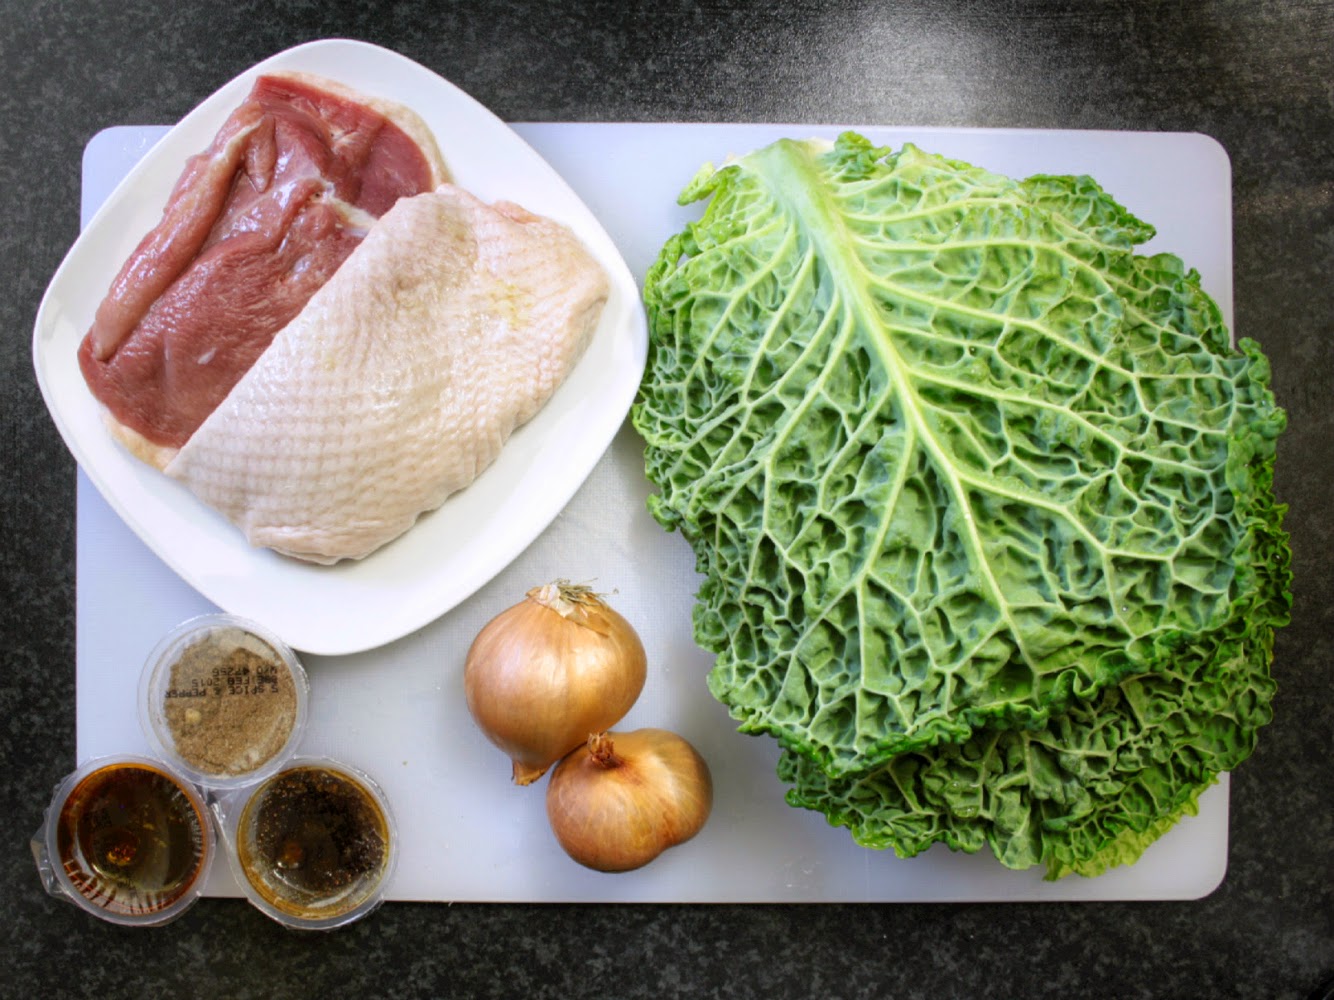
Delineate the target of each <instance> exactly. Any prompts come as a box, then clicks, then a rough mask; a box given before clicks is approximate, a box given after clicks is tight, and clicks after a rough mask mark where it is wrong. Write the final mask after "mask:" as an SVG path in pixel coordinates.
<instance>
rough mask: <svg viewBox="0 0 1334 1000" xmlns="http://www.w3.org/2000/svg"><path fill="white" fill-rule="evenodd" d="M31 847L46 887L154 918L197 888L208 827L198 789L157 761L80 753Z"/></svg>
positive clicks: (91, 908) (174, 911) (128, 919)
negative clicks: (88, 757)
mask: <svg viewBox="0 0 1334 1000" xmlns="http://www.w3.org/2000/svg"><path fill="white" fill-rule="evenodd" d="M32 848H33V855H34V857H35V858H36V861H37V867H38V871H39V873H40V874H41V875H42V879H43V882H44V884H45V885H46V889H47V891H48V892H50V893H51V894H52V895H53V896H58V897H61V898H66V899H69V900H71V901H73V902H74V903H76V904H78V905H79V906H81V907H82V908H83V909H85V910H87V911H88V912H90V913H93V914H95V915H96V916H99V917H101V918H103V919H105V920H109V921H111V922H113V923H119V924H129V925H140V926H149V925H156V924H163V923H166V922H167V921H169V920H173V919H175V918H176V917H178V916H180V915H181V914H182V913H183V912H185V910H186V909H188V908H189V907H190V906H191V905H192V904H193V903H194V902H195V900H196V899H198V898H199V894H200V892H201V891H202V889H203V884H204V877H205V875H206V874H207V872H208V866H209V864H210V863H211V861H212V858H213V833H212V828H211V827H210V825H209V822H208V814H207V813H206V811H205V806H204V801H203V799H202V798H201V797H200V794H199V792H198V791H197V790H196V789H195V788H194V786H193V785H191V784H190V783H189V782H188V781H186V780H185V779H184V778H183V777H181V776H180V775H178V774H177V773H176V772H174V771H173V770H171V769H170V768H168V767H166V766H165V765H163V764H162V763H161V762H159V761H154V760H150V759H148V758H143V757H128V756H127V757H105V758H99V759H96V760H92V761H89V762H88V763H86V764H84V765H83V766H82V767H80V768H79V769H78V770H76V771H75V772H74V773H73V774H71V775H69V776H68V777H67V778H66V779H65V780H64V781H63V782H62V783H61V784H60V785H59V786H57V788H56V793H55V796H54V797H53V798H52V800H51V805H50V807H49V808H48V809H47V813H46V820H45V823H44V824H43V828H42V829H41V830H40V831H39V832H38V833H37V835H36V836H34V837H33V841H32Z"/></svg>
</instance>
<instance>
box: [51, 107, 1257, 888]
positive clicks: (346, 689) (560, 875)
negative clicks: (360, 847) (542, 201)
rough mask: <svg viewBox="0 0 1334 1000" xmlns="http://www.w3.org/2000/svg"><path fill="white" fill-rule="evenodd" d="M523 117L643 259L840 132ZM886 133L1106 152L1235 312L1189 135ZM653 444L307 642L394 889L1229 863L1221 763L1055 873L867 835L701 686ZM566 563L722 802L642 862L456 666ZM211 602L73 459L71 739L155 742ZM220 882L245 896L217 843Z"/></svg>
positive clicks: (1148, 212) (1119, 880)
mask: <svg viewBox="0 0 1334 1000" xmlns="http://www.w3.org/2000/svg"><path fill="white" fill-rule="evenodd" d="M515 129H516V130H517V131H518V132H519V133H520V134H521V135H522V136H523V137H524V138H525V139H527V140H528V142H529V143H530V144H531V145H533V146H534V147H535V148H536V149H537V151H538V152H539V153H541V154H542V155H543V156H545V157H546V158H547V160H548V161H549V162H550V163H551V164H552V165H553V166H554V167H555V168H556V169H557V170H558V171H560V172H561V173H563V174H564V175H565V178H566V180H567V181H568V182H569V183H570V185H571V186H572V187H573V188H574V190H575V191H576V192H577V193H578V194H579V195H580V197H582V198H583V199H584V200H585V202H586V203H587V204H588V206H589V207H590V208H591V209H592V210H593V212H594V213H595V214H597V215H598V216H599V218H600V219H601V221H602V223H603V225H604V226H605V227H606V228H607V230H608V232H609V233H610V234H611V236H612V237H613V239H615V240H616V242H617V245H618V246H619V247H620V249H621V252H622V253H623V254H624V255H625V257H626V260H627V261H628V263H629V265H630V269H631V271H632V272H633V273H634V274H635V275H636V276H637V277H640V278H641V279H642V276H643V274H644V272H645V271H646V269H647V268H648V266H649V264H650V262H651V261H652V260H653V258H654V257H655V256H656V254H657V251H658V249H659V247H660V246H661V245H662V243H663V241H664V240H665V239H666V238H667V237H668V236H669V235H670V234H671V233H672V232H675V231H676V230H677V229H679V228H680V227H681V225H682V224H683V223H684V222H685V221H686V220H687V219H689V218H694V217H697V214H698V212H699V206H694V207H690V208H681V207H679V206H677V205H676V196H677V194H678V193H679V191H680V190H681V188H682V187H683V186H684V185H685V184H686V182H687V181H688V180H689V179H690V178H691V177H692V176H693V175H694V173H695V172H696V170H697V169H698V168H699V166H700V165H701V164H702V163H704V162H706V161H712V162H720V161H721V160H722V159H723V158H725V157H726V156H727V154H729V153H737V154H740V153H744V152H746V151H748V150H750V149H752V148H755V147H757V146H760V145H763V144H765V143H767V142H770V141H772V140H774V139H777V138H779V137H781V136H791V137H795V138H804V137H807V136H811V135H827V136H833V135H835V134H837V132H838V131H839V129H838V128H836V127H832V126H831V127H819V128H817V127H813V126H806V125H797V126H781V125H681V124H661V125H659V124H527V125H516V126H515ZM861 131H862V132H864V133H865V134H867V135H868V136H869V137H870V138H872V139H873V140H874V141H877V142H884V143H887V144H892V145H895V146H897V145H899V144H901V143H902V142H905V141H912V142H916V143H917V144H918V145H920V146H922V147H923V148H925V149H928V150H931V151H934V152H938V153H942V154H945V155H948V156H954V157H958V158H961V159H964V160H967V161H969V162H971V163H974V164H977V165H979V166H984V167H986V168H988V169H991V170H995V171H997V172H1000V173H1006V174H1010V175H1011V176H1016V177H1019V176H1026V175H1028V174H1032V173H1038V172H1045V173H1092V174H1094V175H1095V176H1096V177H1097V178H1098V180H1099V181H1101V182H1102V184H1103V186H1104V187H1105V188H1107V189H1108V190H1109V191H1110V192H1111V193H1112V194H1114V195H1115V196H1116V197H1117V198H1119V199H1120V200H1121V201H1122V202H1123V203H1124V204H1125V205H1126V206H1127V207H1128V208H1129V209H1130V210H1131V211H1133V212H1135V213H1137V214H1138V215H1140V217H1142V218H1144V219H1146V220H1148V221H1150V222H1152V223H1153V224H1154V225H1155V226H1156V227H1157V228H1158V233H1159V235H1158V237H1157V238H1156V239H1155V241H1154V242H1153V243H1152V244H1151V246H1150V249H1151V250H1154V251H1157V250H1164V251H1170V252H1173V253H1177V254H1179V255H1180V256H1182V257H1183V258H1185V259H1186V260H1187V261H1188V262H1189V263H1190V264H1191V265H1192V266H1194V267H1196V268H1197V269H1198V270H1199V271H1200V273H1201V275H1202V277H1203V281H1204V286H1205V288H1206V289H1207V290H1208V291H1209V292H1210V293H1211V294H1212V295H1213V296H1214V297H1215V298H1216V299H1217V300H1218V302H1219V304H1220V306H1221V308H1222V310H1223V313H1224V316H1225V317H1226V319H1227V320H1228V323H1229V325H1230V324H1231V320H1232V215H1231V170H1230V165H1229V163H1228V159H1227V156H1226V153H1225V152H1224V151H1223V150H1222V148H1221V147H1220V146H1219V145H1218V144H1217V143H1215V142H1214V141H1213V140H1211V139H1208V138H1206V137H1204V136H1200V135H1192V134H1163V133H1111V132H1057V131H1003V130H932V129H912V130H909V129H881V128H863V129H861ZM164 132H165V129H163V128H157V127H130V126H125V127H117V128H111V129H108V130H106V131H104V132H102V133H99V134H98V135H97V136H95V137H94V138H93V140H92V141H91V142H90V143H89V144H88V147H87V149H86V151H85V156H84V163H83V181H84V187H83V206H82V218H83V221H84V222H85V223H86V222H87V220H88V219H89V218H90V217H91V215H92V213H93V212H94V211H95V210H96V208H97V207H98V205H100V204H101V202H102V200H103V199H105V198H106V196H107V195H108V194H109V193H110V192H111V190H112V188H113V187H114V186H115V185H116V183H118V182H119V180H120V179H121V177H123V176H124V174H125V173H126V172H127V171H128V170H129V168H130V167H131V166H132V165H133V164H134V163H135V162H136V161H137V160H138V158H139V157H141V156H142V155H143V154H144V153H145V152H147V150H148V149H149V148H150V147H151V146H152V144H153V143H154V142H155V141H156V140H157V139H158V138H159V137H160V136H161V135H162V134H163V133H164ZM648 492H649V487H648V483H647V482H646V480H645V479H644V475H643V465H642V446H641V444H640V442H639V439H638V438H637V437H636V435H635V434H634V432H633V431H632V430H630V428H629V426H628V424H627V425H626V427H624V428H622V430H621V432H620V434H619V435H618V436H617V438H616V440H615V441H614V442H613V444H612V446H611V448H610V449H609V450H608V452H607V453H606V454H605V455H604V456H603V458H602V461H601V462H600V463H599V464H598V466H597V468H596V469H595V470H594V472H593V474H592V476H591V477H590V478H589V480H588V481H587V482H586V483H585V485H584V486H583V488H582V489H581V490H580V492H579V493H578V494H577V495H576V496H575V497H574V499H573V500H571V501H570V503H569V505H568V506H567V507H566V508H565V510H564V511H563V512H562V513H561V515H560V516H559V517H558V518H557V519H556V521H555V522H554V523H553V524H552V525H551V527H550V528H549V529H548V530H547V531H546V532H545V533H544V534H543V535H542V536H541V537H540V538H539V539H538V540H537V541H536V542H534V543H533V545H532V546H530V547H529V548H528V549H527V550H526V551H525V552H524V553H523V554H522V555H521V556H520V557H519V558H518V559H517V560H516V561H515V562H514V563H512V564H511V565H510V566H509V567H508V568H507V569H505V570H504V571H503V572H501V574H500V575H499V576H498V577H496V578H495V579H494V580H493V581H492V582H491V583H490V584H488V585H487V586H486V587H484V588H483V589H482V590H480V591H479V592H478V593H477V594H475V595H474V596H473V597H472V598H471V599H469V600H468V601H466V602H464V603H463V604H462V605H460V606H459V607H457V608H456V609H455V610H454V611H451V612H450V613H449V614H447V615H445V616H444V617H443V618H441V619H439V620H437V621H435V622H433V623H432V624H430V625H428V626H426V627H425V628H423V629H421V630H420V631H418V632H416V633H414V634H412V635H409V636H407V637H405V638H403V639H401V640H399V641H397V642H394V643H392V644H390V645H388V646H386V647H383V648H381V649H378V650H372V651H370V652H367V653H360V654H356V655H352V656H346V657H338V658H329V657H306V658H304V659H305V663H306V666H307V669H308V671H309V673H310V677H311V722H310V729H309V731H308V733H307V735H306V738H305V741H304V744H303V746H302V748H301V751H302V752H303V753H314V754H327V755H330V756H333V757H336V758H339V759H341V760H344V761H346V762H348V763H351V764H355V765H357V766H359V767H361V768H362V769H363V770H365V771H367V772H368V773H370V774H371V775H372V776H373V777H374V778H376V780H378V781H379V782H380V784H381V785H382V786H383V787H384V789H385V791H386V793H387V794H388V797H389V799H390V802H391V804H392V807H393V809H394V813H395V816H396V818H397V821H398V825H399V832H400V837H401V841H400V848H401V854H400V862H399V866H398V869H397V872H396V874H395V876H394V880H393V883H392V885H391V886H390V889H389V896H390V898H392V899H402V900H441V901H444V900H449V901H465V900H490V901H626V902H630V901H654V902H827V901H885V902H895V901H897V902H916V901H957V902H964V901H1008V900H1015V901H1021V900H1113V899H1194V898H1198V897H1200V896H1203V895H1206V894H1208V893H1209V892H1210V891H1212V890H1213V889H1214V888H1215V887H1217V885H1218V884H1219V883H1220V882H1221V881H1222V878H1223V876H1224V874H1225V872H1226V869H1227V827H1228V783H1227V777H1226V776H1224V777H1223V779H1222V781H1221V782H1220V783H1219V785H1218V786H1216V787H1214V788H1212V789H1210V790H1209V791H1208V792H1206V793H1205V794H1204V795H1203V796H1202V798H1201V800H1200V806H1201V808H1200V813H1199V815H1198V816H1194V817H1187V818H1186V819H1184V820H1183V821H1182V822H1181V823H1180V824H1179V825H1178V826H1177V827H1176V828H1175V829H1173V830H1172V831H1171V832H1169V833H1168V834H1167V835H1166V836H1165V837H1163V838H1162V839H1161V840H1159V841H1158V842H1157V843H1156V844H1154V845H1153V846H1152V847H1151V848H1150V849H1149V851H1148V852H1147V853H1146V854H1145V855H1144V857H1143V858H1142V859H1141V860H1140V861H1139V862H1138V863H1137V864H1136V865H1134V866H1133V867H1130V868H1125V869H1117V870H1114V871H1112V872H1109V873H1108V874H1106V875H1103V876H1100V877H1099V878H1096V879H1080V878H1067V879H1065V880H1062V881H1060V882H1055V883H1048V882H1044V881H1043V880H1042V878H1041V871H1040V870H1037V869H1034V870H1031V871H1028V872H1011V871H1008V870H1006V869H1004V868H1002V867H1001V866H1000V865H999V864H998V863H997V862H996V861H995V860H994V859H993V858H992V857H991V856H990V855H989V854H979V855H975V856H965V855H957V854H952V853H950V852H949V851H948V850H947V849H945V848H944V847H936V848H933V849H932V850H931V851H929V852H927V853H926V854H925V855H923V856H921V857H918V858H914V859H911V860H900V859H898V858H896V857H894V856H893V855H892V854H889V853H881V852H875V851H870V850H866V849H864V848H860V847H857V846H856V845H855V844H854V843H853V842H852V840H851V838H850V837H849V836H848V834H847V833H846V832H845V831H843V830H839V829H834V828H832V827H830V826H828V824H827V823H826V822H825V820H824V817H823V816H821V815H820V814H818V813H813V812H807V811H804V810H797V809H792V808H790V807H788V806H787V805H786V804H785V803H784V801H783V787H784V786H783V785H782V784H781V783H780V782H779V781H778V779H777V778H776V777H775V775H774V764H775V762H776V760H777V750H776V747H775V744H774V742H773V741H772V740H770V739H768V738H757V737H749V736H742V735H740V734H738V733H736V731H735V728H734V725H733V723H732V721H731V720H730V719H729V718H728V716H727V713H726V712H725V710H724V709H723V708H722V707H721V706H720V705H718V704H717V703H716V702H715V701H714V700H713V699H712V698H711V697H710V696H709V694H708V691H707V690H706V687H705V674H706V673H707V671H708V668H709V657H708V656H706V655H705V654H704V653H702V652H701V651H700V650H698V649H697V648H696V647H695V646H694V644H693V643H692V641H691V637H690V608H691V604H692V601H693V595H694V591H695V588H696V580H697V578H696V576H695V574H694V570H693V557H692V555H691V553H690V550H689V547H688V546H687V545H686V543H685V542H684V541H683V540H682V539H681V537H680V536H679V535H668V534H666V533H664V532H663V531H662V530H661V529H660V528H659V527H658V526H657V524H656V523H655V522H654V521H653V520H652V518H651V517H650V516H649V515H648V512H647V510H646V509H645V498H646V497H647V495H648ZM558 577H566V578H570V579H575V580H591V581H594V582H595V583H596V585H597V587H598V589H599V590H603V591H610V592H614V597H613V598H612V603H613V604H614V605H615V606H616V607H617V608H618V610H620V611H621V612H622V613H623V614H624V615H625V616H626V617H627V618H629V619H630V621H631V622H632V623H634V625H635V627H636V628H637V630H638V631H639V633H640V635H641V637H642V638H643V640H644V645H645V647H646V649H647V652H648V656H649V681H648V683H647V685H646V687H645V690H644V694H643V695H642V696H641V698H640V700H639V702H638V704H637V705H636V706H635V708H634V709H633V710H632V711H631V713H630V715H629V716H627V718H626V719H625V720H624V722H623V723H622V724H621V727H620V728H626V729H629V728H638V727H640V726H661V727H665V728H668V729H673V730H675V731H677V732H679V733H681V734H682V735H683V736H685V737H686V738H687V739H689V740H690V741H691V742H692V743H693V744H694V745H695V746H696V747H698V748H699V750H700V751H701V753H703V755H704V756H705V758H706V759H707V760H708V761H709V764H710V766H711V768H712V771H713V775H714V781H715V792H716V804H715V808H714V812H713V815H712V817H711V819H710V821H709V823H708V825H707V826H706V827H705V829H704V831H703V832H702V833H701V834H700V835H699V836H698V837H696V838H695V839H694V840H693V841H691V842H690V843H688V844H686V845H683V846H681V847H678V848H676V849H674V850H671V851H668V852H667V853H666V854H664V855H663V856H662V857H660V858H659V859H658V860H657V861H655V862H654V863H652V864H651V865H649V866H648V867H646V868H644V869H641V870H639V871H637V872H633V873H628V874H623V875H604V874H598V873H595V872H591V871H588V870H585V869H583V868H580V867H579V866H578V865H576V864H574V863H573V862H571V861H569V860H568V859H567V858H566V857H565V855H564V854H563V853H562V852H561V850H560V848H559V847H558V846H557V845H556V843H555V840H554V838H553V837H552V835H551V833H550V831H549V829H548V827H547V823H546V818H545V811H544V801H543V795H544V791H545V787H546V785H545V781H544V782H543V783H541V784H539V785H536V786H532V787H529V788H517V787H515V786H513V785H511V784H510V781H509V764H508V761H507V760H505V759H504V757H503V756H501V754H500V752H499V751H497V750H495V749H494V748H493V747H492V746H491V745H490V744H489V743H487V742H486V741H485V740H484V739H483V737H482V736H481V735H480V734H479V733H478V731H477V730H476V728H475V727H474V726H473V724H472V722H471V719H470V718H469V716H468V714H467V710H466V708H465V707H464V702H463V691H462V666H463V660H464V656H465V654H466V652H467V649H468V646H469V644H470V643H471V641H472V637H473V636H474V635H475V634H476V633H477V631H478V630H479V629H480V628H481V627H482V625H484V624H485V623H486V622H487V621H488V620H489V619H490V618H491V617H492V616H493V615H495V614H497V613H498V612H500V611H501V610H503V609H504V608H506V607H508V606H509V605H511V604H513V603H515V602H517V601H518V600H519V599H520V598H521V597H522V595H523V593H524V592H525V591H526V590H527V589H529V588H530V587H532V586H535V585H537V584H540V583H544V582H546V581H548V580H550V579H555V578H558ZM209 610H213V608H212V606H211V605H209V604H208V602H206V601H205V600H204V599H203V598H202V597H200V596H199V595H198V594H197V593H196V592H195V591H194V590H192V589H191V588H190V587H188V586H187V585H186V584H185V583H183V582H182V581H181V580H180V578H178V577H177V576H176V575H175V574H174V573H172V571H171V570H170V569H168V568H167V567H166V566H165V565H164V564H163V563H162V562H161V561H160V560H158V559H157V557H156V556H154V555H153V554H152V553H151V552H150V551H149V550H148V549H147V548H146V547H145V546H144V545H143V544H142V543H141V542H140V541H139V540H138V538H137V537H136V536H135V535H134V534H133V533H132V532H131V531H130V530H129V529H128V528H127V527H125V525H124V524H123V523H122V522H121V521H120V519H119V518H118V517H117V516H116V515H115V514H114V513H113V512H112V511H111V509H110V508H109V507H108V506H107V505H106V504H105V502H104V501H103V500H102V498H101V497H100V495H99V494H98V493H97V491H96V490H95V489H94V488H93V487H92V486H91V484H90V483H89V481H88V480H87V478H86V477H85V476H84V475H83V473H82V472H80V473H79V476H78V554H77V626H78V635H77V657H78V665H77V669H78V755H79V760H80V761H83V760H86V759H88V758H89V757H92V756H100V755H104V754H112V753H143V752H146V751H147V743H146V741H145V739H144V737H143V735H142V734H141V733H140V731H139V728H138V722H137V717H136V710H135V692H136V687H137V683H138V677H139V671H140V668H141V665H142V663H143V661H144V658H145V657H146V656H147V654H148V652H149V650H150V649H151V647H152V646H153V645H154V643H155V642H156V641H157V640H158V638H159V637H160V636H161V635H162V634H163V633H164V632H166V631H167V630H168V629H169V628H171V627H172V626H173V625H175V624H176V623H177V622H179V621H181V620H182V619H184V618H186V617H189V616H191V615H194V614H198V613H201V612H204V611H209ZM207 891H208V893H209V894H210V895H239V891H238V889H237V887H236V885H235V883H234V882H233V881H232V878H231V875H230V872H229V870H228V868H227V866H226V865H225V864H219V865H216V866H215V867H214V869H213V872H212V874H211V875H210V878H209V881H208V886H207Z"/></svg>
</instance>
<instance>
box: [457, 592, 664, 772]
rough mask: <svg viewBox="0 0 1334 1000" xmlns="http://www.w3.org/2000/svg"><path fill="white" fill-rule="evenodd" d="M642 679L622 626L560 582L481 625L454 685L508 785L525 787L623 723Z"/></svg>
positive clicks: (596, 602) (640, 659)
mask: <svg viewBox="0 0 1334 1000" xmlns="http://www.w3.org/2000/svg"><path fill="white" fill-rule="evenodd" d="M647 674H648V660H647V656H646V655H645V653H644V646H643V643H642V642H641V641H640V639H639V636H638V635H637V634H636V633H635V630H634V628H633V627H632V626H631V625H630V623H629V622H627V621H626V620H625V619H624V618H623V617H622V616H621V615H620V614H618V613H617V612H616V611H615V610H614V609H613V608H611V607H610V606H609V605H608V604H606V602H604V601H603V600H602V599H601V598H600V597H598V596H597V595H596V594H594V593H593V592H592V591H591V590H589V589H588V588H587V587H581V586H575V585H571V584H567V583H563V582H560V583H552V584H548V585H546V586H544V587H536V588H534V589H533V590H530V591H529V592H528V594H527V596H526V597H525V598H524V600H522V601H521V602H519V603H518V604H516V605H514V606H513V607H511V608H508V609H506V610H505V611H502V612H501V613H500V614H499V615H497V616H496V617H495V618H493V619H492V620H491V621H490V622H488V623H487V625H486V626H485V627H484V628H483V629H482V630H481V631H480V632H479V633H478V634H477V638H476V639H474V640H473V644H472V647H471V648H470V649H469V650H468V658H467V661H466V663H465V664H464V670H463V684H464V693H465V696H466V698H467V702H468V711H469V712H470V713H471V714H472V717H473V719H474V721H476V723H477V725H478V728H480V729H481V730H482V732H483V733H484V734H485V735H486V737H487V739H489V740H490V741H491V742H492V743H494V744H495V745H496V746H497V747H499V748H500V749H501V750H503V751H504V752H505V754H506V755H507V756H509V758H510V760H511V761H512V762H513V776H514V781H515V783H516V784H519V785H528V784H531V783H532V782H534V781H536V780H537V779H538V778H540V777H542V775H543V774H545V773H546V772H547V769H548V768H550V767H551V765H552V764H554V763H555V762H556V761H558V760H560V759H561V758H562V757H564V756H565V755H566V754H567V753H569V752H570V751H571V750H573V749H574V748H575V747H577V746H579V745H580V744H581V743H583V742H584V741H585V740H586V739H587V738H588V734H589V733H596V732H602V731H603V730H605V729H608V728H610V727H611V726H614V725H615V724H616V723H617V722H619V721H620V720H621V719H622V718H624V716H625V714H626V713H627V712H628V711H630V708H631V707H632V706H633V705H634V703H635V701H636V700H637V699H638V698H639V694H640V692H641V691H643V689H644V681H645V678H646V676H647Z"/></svg>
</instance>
